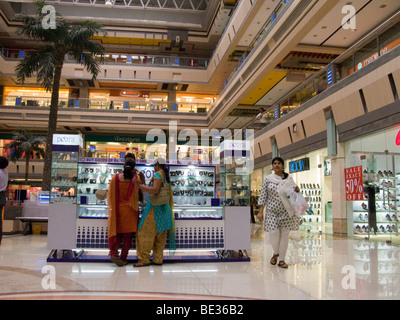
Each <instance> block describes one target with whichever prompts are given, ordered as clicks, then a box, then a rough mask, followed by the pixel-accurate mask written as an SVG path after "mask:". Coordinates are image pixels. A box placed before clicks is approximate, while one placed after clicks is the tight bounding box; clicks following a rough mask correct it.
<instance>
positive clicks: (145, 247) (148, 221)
mask: <svg viewBox="0 0 400 320" xmlns="http://www.w3.org/2000/svg"><path fill="white" fill-rule="evenodd" d="M164 183H165V184H167V185H166V186H165V187H167V186H168V190H169V202H168V203H165V204H162V205H153V204H152V203H151V196H150V197H149V198H148V199H147V203H146V206H145V208H144V210H143V213H142V217H141V218H140V221H139V227H138V232H137V235H136V251H137V256H138V258H139V262H138V263H136V264H135V265H134V266H135V267H144V266H148V265H150V264H154V265H162V263H163V251H164V248H165V244H166V239H167V231H168V233H169V249H170V250H174V249H175V225H174V213H173V201H172V190H171V187H170V184H169V183H170V180H169V174H168V171H167V169H166V163H165V160H164V159H160V158H159V159H157V160H156V161H155V163H154V176H153V178H152V179H151V181H150V184H149V186H145V185H143V184H140V185H139V188H140V189H141V190H142V191H143V192H148V193H149V194H150V195H155V194H159V191H160V188H161V187H162V185H163V184H164ZM151 250H153V261H150V252H151Z"/></svg>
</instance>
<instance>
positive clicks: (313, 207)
mask: <svg viewBox="0 0 400 320" xmlns="http://www.w3.org/2000/svg"><path fill="white" fill-rule="evenodd" d="M300 190H301V194H302V195H303V196H304V197H306V198H307V199H308V204H309V209H308V210H307V211H306V212H305V213H304V215H302V217H301V220H302V224H301V226H300V229H301V230H303V231H307V232H320V231H322V223H323V218H322V217H323V204H322V191H321V187H320V185H319V184H318V183H300Z"/></svg>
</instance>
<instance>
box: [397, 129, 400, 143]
mask: <svg viewBox="0 0 400 320" xmlns="http://www.w3.org/2000/svg"><path fill="white" fill-rule="evenodd" d="M396 145H397V146H400V131H399V132H398V133H397V136H396Z"/></svg>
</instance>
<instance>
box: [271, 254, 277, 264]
mask: <svg viewBox="0 0 400 320" xmlns="http://www.w3.org/2000/svg"><path fill="white" fill-rule="evenodd" d="M278 257H279V254H274V255H273V256H272V258H271V261H270V263H271V264H272V265H273V266H274V265H276V263H277V262H278Z"/></svg>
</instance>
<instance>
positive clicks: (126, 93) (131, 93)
mask: <svg viewBox="0 0 400 320" xmlns="http://www.w3.org/2000/svg"><path fill="white" fill-rule="evenodd" d="M121 96H130V97H139V92H137V91H130V90H122V91H121Z"/></svg>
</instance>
